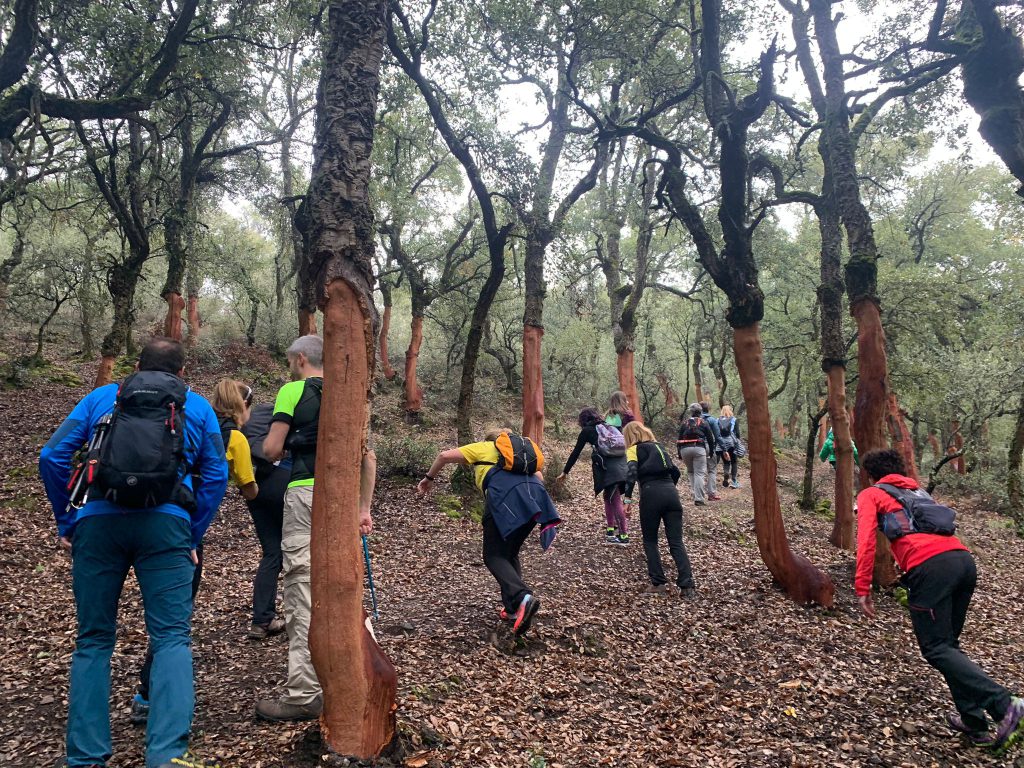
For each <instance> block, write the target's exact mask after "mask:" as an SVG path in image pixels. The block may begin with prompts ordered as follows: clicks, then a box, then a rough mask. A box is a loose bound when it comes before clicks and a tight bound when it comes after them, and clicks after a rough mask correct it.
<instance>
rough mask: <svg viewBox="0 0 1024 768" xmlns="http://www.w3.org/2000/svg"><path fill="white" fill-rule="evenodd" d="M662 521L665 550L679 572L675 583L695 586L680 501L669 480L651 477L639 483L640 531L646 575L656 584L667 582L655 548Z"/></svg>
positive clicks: (659, 555)
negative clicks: (665, 543)
mask: <svg viewBox="0 0 1024 768" xmlns="http://www.w3.org/2000/svg"><path fill="white" fill-rule="evenodd" d="M662 523H664V524H665V537H666V538H667V539H668V551H669V553H671V555H672V559H673V560H674V561H675V563H676V570H677V571H678V572H679V573H678V576H677V578H676V584H677V585H679V588H680V589H686V588H688V587H692V586H694V583H693V571H692V570H691V568H690V557H689V555H687V554H686V547H685V546H684V545H683V505H682V504H681V503H680V501H679V493H678V492H677V491H676V487H675V485H673V484H672V481H671V480H668V479H665V480H651V481H649V482H646V483H643V484H641V486H640V533H641V536H642V537H643V542H644V556H645V557H646V558H647V575H648V576H649V577H650V579H651V584H654V585H655V586H658V585H661V584H665V583H667V581H668V580H667V579H666V578H665V570H664V568H662V565H661V553H660V552H659V551H658V529H659V528H660V527H661V524H662Z"/></svg>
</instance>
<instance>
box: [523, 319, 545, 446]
mask: <svg viewBox="0 0 1024 768" xmlns="http://www.w3.org/2000/svg"><path fill="white" fill-rule="evenodd" d="M543 338H544V329H543V328H540V327H538V326H536V325H525V326H523V434H524V435H526V436H527V437H529V438H532V439H533V441H534V442H535V443H537V445H541V444H542V443H543V441H544V373H543V369H542V365H541V341H542V339H543Z"/></svg>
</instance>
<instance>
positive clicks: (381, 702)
mask: <svg viewBox="0 0 1024 768" xmlns="http://www.w3.org/2000/svg"><path fill="white" fill-rule="evenodd" d="M373 341H374V335H373V326H372V322H371V319H370V314H369V312H368V311H367V309H366V307H365V306H363V303H362V301H361V299H360V296H359V295H358V294H357V293H356V292H355V291H354V290H353V289H352V287H351V286H350V285H349V284H348V283H347V282H345V281H344V280H340V279H338V280H333V281H331V283H330V284H328V286H327V303H326V305H325V306H324V394H323V408H322V409H321V411H320V441H319V444H318V445H317V457H316V466H317V476H318V480H317V487H316V490H317V492H316V494H315V495H314V496H313V522H312V530H311V532H310V548H311V557H312V563H311V576H312V578H311V589H312V594H313V613H312V620H311V622H310V626H309V649H310V653H311V654H312V657H313V664H314V666H315V667H316V670H317V677H318V678H319V679H320V684H321V685H322V686H323V689H324V711H323V715H322V716H321V721H320V722H321V730H322V731H323V736H324V740H325V741H327V742H328V743H329V744H330V745H331V747H332V748H333V749H334V750H335V751H336V752H338V753H340V754H343V755H358V756H363V757H365V756H369V755H376V754H379V753H380V751H381V749H382V748H383V747H384V746H386V745H387V744H388V743H389V742H390V741H391V739H392V736H393V735H394V732H395V705H394V703H393V702H394V701H395V695H396V690H397V676H396V674H395V668H394V666H393V665H392V664H391V662H390V661H389V660H388V658H387V656H385V655H384V653H383V651H381V649H380V647H379V646H378V645H377V643H376V641H375V640H374V639H373V637H372V636H371V635H370V633H369V632H368V631H367V629H366V625H365V623H364V616H365V613H364V611H363V576H364V574H363V557H362V552H361V551H360V546H359V494H358V493H353V492H352V489H353V488H359V477H360V466H361V463H362V457H363V452H364V451H365V447H366V435H367V427H368V424H367V414H368V409H367V408H365V407H363V404H365V403H366V402H367V400H368V398H369V387H370V374H371V370H372V364H373V359H374V346H375V345H374V343H373ZM339 662H346V664H345V666H344V667H343V668H339V667H337V666H336V664H338V663H339Z"/></svg>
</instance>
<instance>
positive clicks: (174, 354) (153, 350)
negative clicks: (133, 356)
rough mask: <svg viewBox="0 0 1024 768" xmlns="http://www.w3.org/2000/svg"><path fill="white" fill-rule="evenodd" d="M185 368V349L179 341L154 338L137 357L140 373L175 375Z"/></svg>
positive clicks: (163, 337) (161, 337)
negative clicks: (151, 372) (153, 372)
mask: <svg viewBox="0 0 1024 768" xmlns="http://www.w3.org/2000/svg"><path fill="white" fill-rule="evenodd" d="M184 367H185V348H184V347H183V346H182V345H181V342H180V341H175V340H174V339H169V338H167V337H166V336H154V337H153V338H152V339H150V340H149V341H148V342H146V346H144V347H143V348H142V353H141V354H140V355H139V370H140V371H163V372H164V373H173V374H175V375H177V374H178V373H180V372H181V369H182V368H184Z"/></svg>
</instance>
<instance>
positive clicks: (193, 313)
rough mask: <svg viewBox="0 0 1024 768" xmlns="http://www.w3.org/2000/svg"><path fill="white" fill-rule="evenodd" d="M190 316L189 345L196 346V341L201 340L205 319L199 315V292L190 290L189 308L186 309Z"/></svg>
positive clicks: (187, 314)
mask: <svg viewBox="0 0 1024 768" xmlns="http://www.w3.org/2000/svg"><path fill="white" fill-rule="evenodd" d="M186 316H187V317H188V345H189V346H190V347H194V346H195V345H196V342H198V341H199V336H200V335H201V334H202V332H203V321H202V318H201V317H199V294H198V293H193V292H191V291H189V294H188V309H187V311H186Z"/></svg>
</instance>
